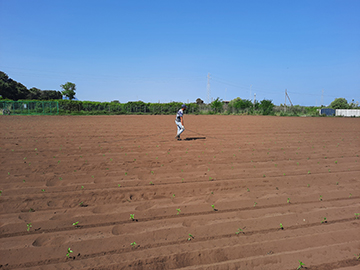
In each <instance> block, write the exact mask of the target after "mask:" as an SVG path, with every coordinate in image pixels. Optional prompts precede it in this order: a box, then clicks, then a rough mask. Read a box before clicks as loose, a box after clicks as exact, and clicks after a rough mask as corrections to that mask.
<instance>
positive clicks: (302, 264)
mask: <svg viewBox="0 0 360 270" xmlns="http://www.w3.org/2000/svg"><path fill="white" fill-rule="evenodd" d="M303 266H305V264H304V263H303V262H302V261H300V260H299V266H298V268H296V270H299V269H301V268H302V267H303Z"/></svg>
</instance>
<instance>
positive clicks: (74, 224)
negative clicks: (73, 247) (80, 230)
mask: <svg viewBox="0 0 360 270" xmlns="http://www.w3.org/2000/svg"><path fill="white" fill-rule="evenodd" d="M78 224H79V221H76V222H74V223H73V224H72V225H73V226H75V227H80V226H79V225H78Z"/></svg>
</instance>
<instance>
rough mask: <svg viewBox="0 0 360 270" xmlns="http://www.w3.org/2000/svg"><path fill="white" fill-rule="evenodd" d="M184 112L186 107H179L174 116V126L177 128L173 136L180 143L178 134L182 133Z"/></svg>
mask: <svg viewBox="0 0 360 270" xmlns="http://www.w3.org/2000/svg"><path fill="white" fill-rule="evenodd" d="M185 110H186V105H185V104H183V105H181V109H180V110H179V111H178V112H177V114H176V119H175V124H176V126H177V134H176V136H175V139H177V140H178V141H180V140H181V139H180V134H181V133H183V132H184V130H185V127H184V116H183V115H184V111H185Z"/></svg>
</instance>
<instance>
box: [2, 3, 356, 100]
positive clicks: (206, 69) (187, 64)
mask: <svg viewBox="0 0 360 270" xmlns="http://www.w3.org/2000/svg"><path fill="white" fill-rule="evenodd" d="M359 14H360V1H359V0H301V1H300V0H283V1H280V0H279V1H278V0H271V1H270V0H262V1H261V0H253V1H250V0H246V1H240V0H235V1H225V0H224V1H219V0H207V1H201V0H198V1H197V0H182V1H178V0H166V1H157V0H152V1H149V0H147V1H136V0H126V1H115V0H113V1H112V0H103V1H100V0H32V1H30V0H0V25H1V30H0V70H1V71H4V72H5V73H7V74H8V75H9V77H11V78H12V79H14V80H16V81H18V82H21V83H22V84H24V85H25V86H26V87H28V88H31V87H37V88H40V89H42V90H61V88H60V84H64V83H66V82H68V81H69V82H73V83H75V84H76V87H77V91H76V97H77V98H78V99H79V100H90V101H112V100H119V101H120V102H127V101H136V100H142V101H144V102H159V101H160V102H169V101H181V102H187V101H188V100H189V101H190V102H194V101H195V100H196V99H197V98H201V99H203V100H204V101H207V75H208V73H210V76H211V79H210V89H211V97H212V98H217V97H220V98H221V99H224V100H231V99H233V98H236V97H240V98H245V99H250V97H251V98H253V96H254V93H256V99H257V100H262V99H271V100H273V102H274V103H275V104H277V105H279V104H280V103H284V100H285V97H284V92H285V89H287V91H288V93H289V95H290V98H291V101H292V102H293V104H294V105H295V104H298V105H306V106H307V105H314V106H315V105H320V104H321V101H322V90H323V91H324V92H323V93H324V94H323V104H324V105H328V104H330V103H331V102H332V101H333V100H334V99H335V98H336V97H344V98H346V99H347V100H348V101H349V102H350V101H351V100H352V99H355V101H359V102H360V15H359Z"/></svg>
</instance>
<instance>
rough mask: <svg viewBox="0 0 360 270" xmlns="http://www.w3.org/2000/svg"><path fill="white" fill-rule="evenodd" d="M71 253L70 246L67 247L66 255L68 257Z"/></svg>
mask: <svg viewBox="0 0 360 270" xmlns="http://www.w3.org/2000/svg"><path fill="white" fill-rule="evenodd" d="M71 253H73V251H72V250H71V248H68V249H67V254H66V257H68V258H69V257H70V254H71Z"/></svg>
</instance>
